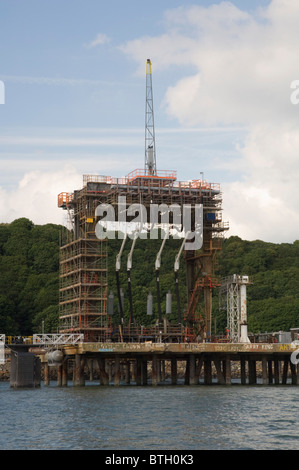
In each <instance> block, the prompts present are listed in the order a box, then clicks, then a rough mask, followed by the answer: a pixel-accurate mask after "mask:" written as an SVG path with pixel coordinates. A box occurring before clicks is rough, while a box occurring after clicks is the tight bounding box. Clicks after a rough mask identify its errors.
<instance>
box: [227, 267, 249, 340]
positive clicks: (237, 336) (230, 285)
mask: <svg viewBox="0 0 299 470" xmlns="http://www.w3.org/2000/svg"><path fill="white" fill-rule="evenodd" d="M251 283H252V282H251V280H250V279H249V277H248V276H240V275H238V274H233V275H232V276H228V277H226V278H224V279H222V282H221V287H220V291H219V293H220V297H219V302H220V309H223V310H226V312H227V337H228V339H229V341H231V342H233V343H239V342H248V338H247V309H246V302H247V301H246V286H247V285H249V284H251ZM243 330H244V331H243Z"/></svg>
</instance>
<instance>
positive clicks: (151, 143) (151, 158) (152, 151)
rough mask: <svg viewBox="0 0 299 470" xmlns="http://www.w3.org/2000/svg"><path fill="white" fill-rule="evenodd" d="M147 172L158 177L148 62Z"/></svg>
mask: <svg viewBox="0 0 299 470" xmlns="http://www.w3.org/2000/svg"><path fill="white" fill-rule="evenodd" d="M145 171H146V174H149V175H156V174H157V169H156V143H155V126H154V104H153V87H152V64H151V61H150V59H147V62H146V103H145Z"/></svg>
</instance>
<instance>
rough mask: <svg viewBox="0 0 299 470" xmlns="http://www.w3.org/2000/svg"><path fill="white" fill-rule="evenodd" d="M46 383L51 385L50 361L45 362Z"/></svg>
mask: <svg viewBox="0 0 299 470" xmlns="http://www.w3.org/2000/svg"><path fill="white" fill-rule="evenodd" d="M44 383H45V385H46V386H48V385H50V374H49V364H48V362H45V364H44Z"/></svg>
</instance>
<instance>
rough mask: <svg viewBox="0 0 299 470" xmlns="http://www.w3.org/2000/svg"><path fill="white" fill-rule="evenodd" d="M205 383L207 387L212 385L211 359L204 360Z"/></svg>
mask: <svg viewBox="0 0 299 470" xmlns="http://www.w3.org/2000/svg"><path fill="white" fill-rule="evenodd" d="M204 383H205V385H211V384H212V363H211V359H210V358H209V357H206V358H205V359H204Z"/></svg>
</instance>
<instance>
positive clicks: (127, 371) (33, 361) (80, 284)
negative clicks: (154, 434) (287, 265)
mask: <svg viewBox="0 0 299 470" xmlns="http://www.w3.org/2000/svg"><path fill="white" fill-rule="evenodd" d="M153 109H154V108H153V93H152V70H151V62H150V60H147V64H146V111H145V158H144V168H143V169H141V170H134V171H132V172H131V173H129V174H128V175H127V176H126V177H124V178H113V177H110V176H97V175H84V176H83V186H82V188H81V189H78V190H75V191H73V192H72V193H60V194H59V195H58V206H59V207H60V208H62V209H64V210H65V211H66V213H67V214H68V218H69V222H70V229H69V230H67V239H66V240H65V242H64V244H63V245H62V246H61V247H60V289H59V291H60V303H59V306H60V314H59V317H60V332H59V333H58V334H44V333H43V334H41V335H39V334H36V335H34V336H33V337H32V338H24V340H23V341H22V342H21V343H19V341H16V342H13V341H8V344H9V348H10V351H11V352H10V354H11V374H10V384H11V387H14V388H17V387H38V386H40V382H41V368H43V378H44V383H45V385H49V384H50V379H51V374H50V368H51V367H54V368H56V370H57V375H56V377H57V385H58V386H66V385H67V384H68V380H69V379H71V380H72V382H73V385H74V386H82V385H85V381H86V378H87V374H89V376H88V378H89V380H93V373H94V372H96V373H97V374H98V380H99V383H100V385H109V384H113V385H114V386H119V385H120V384H121V383H126V384H130V383H135V384H136V385H147V384H150V383H151V384H152V385H153V386H156V385H158V384H159V383H160V382H165V380H167V373H166V372H167V371H168V378H169V380H170V382H171V384H172V385H176V384H178V383H179V382H180V380H182V379H183V381H184V384H188V385H200V384H206V385H211V384H212V383H217V384H222V385H230V384H232V383H233V381H235V380H236V375H238V376H239V377H238V379H239V380H240V383H241V384H242V385H247V384H252V385H255V384H257V383H259V381H260V383H262V384H263V385H266V384H267V385H269V384H273V385H280V384H287V383H290V384H291V385H299V359H298V357H297V356H298V354H299V350H298V349H297V348H298V331H299V330H298V329H293V331H291V332H289V333H290V334H291V335H290V337H287V338H283V332H279V334H275V335H273V338H272V341H270V342H269V341H265V340H264V338H262V340H260V338H257V341H252V342H251V341H250V340H249V339H248V332H247V307H246V288H247V286H248V285H249V284H251V282H252V281H251V280H250V279H249V277H248V276H244V275H237V274H234V275H232V276H229V277H228V278H225V279H223V280H222V283H221V282H220V281H219V280H218V279H217V278H216V276H215V267H216V256H217V253H218V252H219V250H220V249H221V247H222V240H223V236H224V232H225V230H227V228H228V226H227V224H225V223H223V221H222V217H221V213H222V212H221V211H222V207H221V206H222V196H221V191H220V186H219V185H218V184H214V183H208V182H207V181H205V180H204V179H203V178H201V179H192V180H190V181H178V180H177V175H176V172H175V171H172V170H165V171H160V170H158V169H157V162H156V144H155V127H154V112H153ZM153 206H154V207H155V208H158V212H157V213H155V218H154V221H152V219H151V215H152V214H153ZM132 208H133V210H132ZM185 208H186V211H185V212H184V209H185ZM135 209H137V212H138V214H139V216H140V217H139V216H138V217H135V218H134V219H133V223H132V217H133V216H134V215H135V212H134V210H135ZM170 209H171V210H170ZM187 209H188V210H187ZM189 209H190V210H189ZM105 214H106V215H105ZM188 214H189V215H188ZM178 215H180V216H182V215H183V218H180V219H179V218H178ZM108 216H109V217H108ZM110 216H113V217H110ZM156 216H157V217H156ZM185 217H186V218H187V219H188V217H189V219H190V220H189V222H190V225H189V226H188V227H186V225H185V224H184V222H185ZM116 220H117V224H116V225H115V222H116ZM128 221H129V222H128ZM182 221H183V223H182ZM149 222H150V223H149ZM128 225H129V227H130V230H128ZM115 228H116V229H117V231H118V237H117V238H118V240H119V247H118V249H117V252H116V253H115V273H114V274H115V280H116V286H117V299H118V314H117V315H118V322H113V323H112V321H111V319H112V318H113V316H115V312H114V293H113V292H111V291H110V289H109V285H108V284H109V283H108V260H107V257H108V244H109V240H110V237H109V234H110V232H113V230H115ZM153 228H154V229H155V230H156V231H157V232H158V234H160V236H161V241H160V242H159V249H158V250H157V253H154V255H153V260H152V265H153V276H155V281H156V292H155V293H152V292H150V293H149V294H148V298H147V307H146V313H147V315H150V316H151V318H153V321H152V323H151V326H150V327H147V328H146V330H145V328H144V327H143V326H142V325H138V321H137V319H136V318H135V312H134V309H133V299H132V286H131V282H132V280H131V271H132V269H134V266H133V262H132V260H133V253H134V249H135V245H136V241H137V239H138V238H139V237H141V238H142V236H143V235H144V234H145V235H148V232H149V231H151V230H152V229H153ZM151 233H152V232H151ZM162 233H163V234H164V235H163V236H162ZM175 234H177V235H178V249H177V253H176V256H175V259H174V260H173V262H174V265H173V275H174V276H173V286H172V289H173V290H174V291H175V298H176V307H177V309H176V310H177V312H176V313H177V316H176V322H172V323H170V322H169V321H168V320H167V316H168V314H169V313H170V311H171V306H172V302H171V290H172V289H171V286H169V288H170V291H169V292H168V294H167V300H166V308H165V311H163V309H162V302H161V296H160V268H161V259H162V252H163V250H164V248H165V245H166V244H167V240H168V236H175ZM146 238H147V237H146ZM146 242H147V241H146V240H144V241H143V243H146ZM190 243H191V245H190ZM128 244H129V247H130V248H129V254H128V256H127V260H126V263H123V262H122V261H123V258H124V253H125V245H128ZM190 246H191V247H190ZM182 260H184V262H185V263H186V270H185V272H186V278H182V275H181V270H180V266H181V263H182ZM124 265H125V267H124ZM122 269H125V270H126V274H127V283H126V286H125V285H122V283H123V277H121V276H120V273H121V270H122ZM121 279H122V281H121ZM180 284H182V285H183V286H185V287H186V290H187V303H186V305H182V302H181V299H180V289H179V285H180ZM215 287H220V298H221V299H222V301H223V304H222V306H223V307H224V308H225V309H226V310H227V326H228V337H227V339H226V342H221V341H218V342H213V341H212V339H213V338H212V334H211V323H212V292H213V289H214V288H215ZM124 295H126V296H127V297H128V299H129V303H128V304H127V305H129V307H128V311H125V306H124V302H123V296H124ZM154 303H156V304H157V312H158V314H157V318H154V316H153V304H154ZM163 305H164V304H163ZM115 325H117V328H116V326H115ZM4 336H5V335H2V337H1V335H0V346H2V352H3V351H4V346H5V342H6V340H5V337H4ZM277 336H278V340H277V338H276V337H277ZM3 360H4V356H3V355H2V361H3ZM0 361H1V357H0ZM236 366H237V367H236ZM259 374H260V377H258V376H259Z"/></svg>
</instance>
